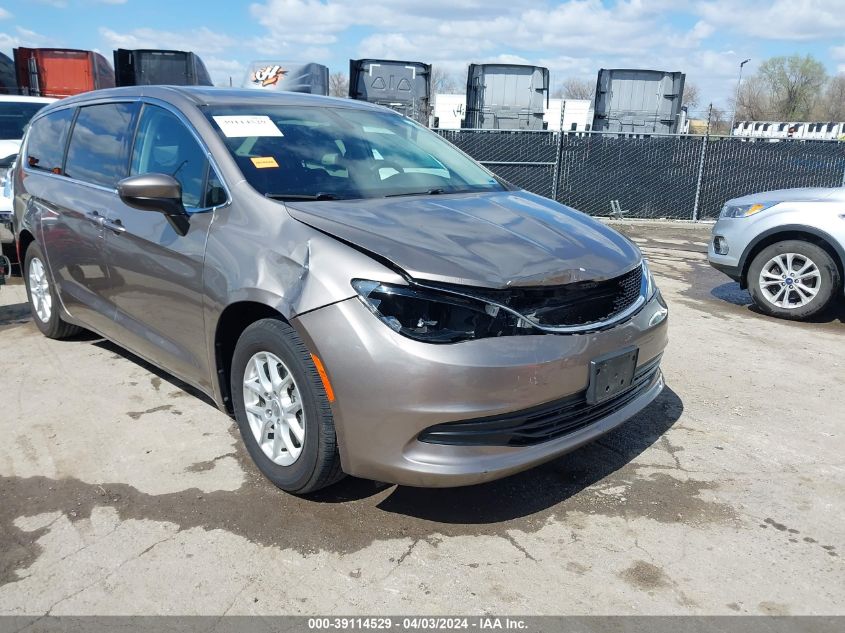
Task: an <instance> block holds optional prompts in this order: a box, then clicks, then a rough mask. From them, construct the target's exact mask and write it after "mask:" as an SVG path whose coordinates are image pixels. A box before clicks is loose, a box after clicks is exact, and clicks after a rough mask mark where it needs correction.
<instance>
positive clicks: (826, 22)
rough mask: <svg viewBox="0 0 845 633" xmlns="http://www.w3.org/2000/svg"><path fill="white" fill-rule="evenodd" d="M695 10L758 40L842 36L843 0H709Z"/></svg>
mask: <svg viewBox="0 0 845 633" xmlns="http://www.w3.org/2000/svg"><path fill="white" fill-rule="evenodd" d="M694 10H695V11H696V13H698V15H700V16H701V17H702V18H704V19H705V20H706V21H707V22H709V23H711V24H713V25H716V26H719V27H723V28H726V29H729V30H731V31H734V32H737V33H741V34H744V35H747V36H751V37H754V38H759V39H766V40H799V41H800V40H818V39H823V38H826V37H841V36H842V32H843V31H844V30H845V10H843V4H842V0H708V1H706V2H702V3H700V4H698V5H695V8H694Z"/></svg>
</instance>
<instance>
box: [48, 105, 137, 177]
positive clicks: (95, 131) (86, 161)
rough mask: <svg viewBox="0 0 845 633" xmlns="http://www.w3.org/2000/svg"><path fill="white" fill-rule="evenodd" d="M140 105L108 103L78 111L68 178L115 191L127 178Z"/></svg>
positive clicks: (68, 164)
mask: <svg viewBox="0 0 845 633" xmlns="http://www.w3.org/2000/svg"><path fill="white" fill-rule="evenodd" d="M137 110H138V104H137V103H105V104H101V105H92V106H85V107H82V108H80V109H79V116H77V117H76V123H75V124H74V126H73V131H72V132H71V135H70V145H69V146H68V151H67V161H66V163H65V175H66V176H68V177H70V178H76V179H77V180H82V181H84V182H90V183H93V184H95V185H101V186H103V187H109V188H113V187H116V186H117V181H118V180H120V179H122V178H125V177H126V167H127V165H128V163H129V143H130V141H131V139H132V130H133V126H132V123H133V121H134V120H135V113H136V112H137Z"/></svg>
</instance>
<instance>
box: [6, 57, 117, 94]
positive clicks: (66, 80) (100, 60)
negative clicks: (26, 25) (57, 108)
mask: <svg viewBox="0 0 845 633" xmlns="http://www.w3.org/2000/svg"><path fill="white" fill-rule="evenodd" d="M14 56H15V73H16V75H17V79H18V86H19V88H20V90H21V92H22V93H23V94H27V95H34V96H40V97H56V98H62V97H70V96H71V95H75V94H79V93H80V92H87V91H89V90H96V89H98V88H113V87H114V71H113V70H112V68H111V66H110V65H109V63H108V62H107V61H106V58H105V57H103V56H102V55H100V54H99V53H95V52H94V51H83V50H76V49H71V48H16V49H15V51H14Z"/></svg>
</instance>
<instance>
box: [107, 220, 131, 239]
mask: <svg viewBox="0 0 845 633" xmlns="http://www.w3.org/2000/svg"><path fill="white" fill-rule="evenodd" d="M103 226H104V227H106V228H107V229H109V230H110V231H114V232H115V233H117V234H118V235H119V234H121V233H125V232H126V227H125V226H123V222H121V221H120V219H117V220H107V219H106V218H103Z"/></svg>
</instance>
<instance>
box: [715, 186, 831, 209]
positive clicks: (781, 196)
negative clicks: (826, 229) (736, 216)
mask: <svg viewBox="0 0 845 633" xmlns="http://www.w3.org/2000/svg"><path fill="white" fill-rule="evenodd" d="M822 200H837V201H845V187H803V188H799V189H777V190H775V191H762V192H760V193H752V194H749V195H747V196H742V197H741V198H734V199H732V200H728V202H727V204H730V205H742V204H755V203H758V202H795V201H798V202H818V201H822Z"/></svg>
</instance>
